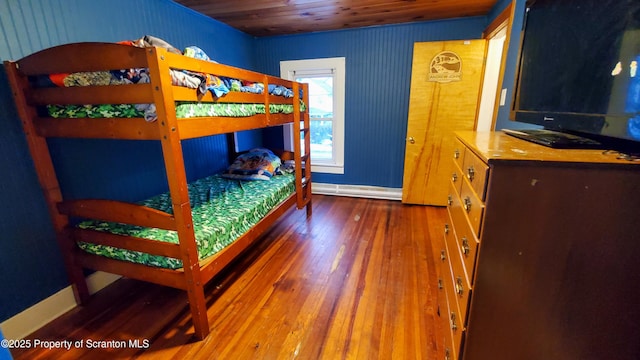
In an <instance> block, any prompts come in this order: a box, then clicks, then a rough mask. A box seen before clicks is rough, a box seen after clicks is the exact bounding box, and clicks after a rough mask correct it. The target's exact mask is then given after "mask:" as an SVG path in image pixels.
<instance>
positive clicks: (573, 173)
mask: <svg viewBox="0 0 640 360" xmlns="http://www.w3.org/2000/svg"><path fill="white" fill-rule="evenodd" d="M456 145H457V146H456V150H455V153H454V154H452V161H453V162H454V164H455V166H454V171H453V173H452V174H451V180H450V185H449V199H448V206H447V208H448V212H449V221H448V223H447V224H446V225H445V228H444V236H443V241H442V243H441V246H440V253H439V254H437V256H438V258H437V261H438V262H439V263H440V275H439V288H440V292H439V296H438V304H439V313H440V317H441V319H442V325H443V330H444V331H443V333H444V335H445V341H444V345H445V349H444V359H447V360H451V359H465V360H471V359H481V360H486V359H518V360H526V359H532V360H533V359H535V360H541V359H544V360H553V359H558V360H560V359H562V360H571V359H580V360H582V359H640V270H638V266H640V162H632V161H627V160H620V159H617V155H615V154H604V153H603V152H602V151H599V150H556V149H551V148H547V147H543V146H540V145H536V144H532V143H528V142H525V141H522V140H518V139H515V138H512V137H510V136H508V135H505V134H503V133H500V132H486V133H476V132H459V133H456Z"/></svg>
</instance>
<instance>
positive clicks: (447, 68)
mask: <svg viewBox="0 0 640 360" xmlns="http://www.w3.org/2000/svg"><path fill="white" fill-rule="evenodd" d="M485 47H486V40H483V39H480V40H464V41H463V40H460V41H443V42H424V43H415V44H414V49H413V68H412V73H411V94H410V98H409V119H408V124H407V138H406V148H405V149H406V150H405V159H404V178H403V184H402V202H404V203H410V204H424V205H441V206H444V205H446V204H447V193H448V190H447V189H448V188H447V185H448V181H449V180H448V179H449V178H450V177H451V173H452V170H453V169H452V164H453V161H451V156H452V154H453V151H454V135H453V132H454V131H458V130H473V128H474V125H475V121H476V112H477V106H478V95H479V92H480V86H481V81H482V76H483V69H484V58H485Z"/></svg>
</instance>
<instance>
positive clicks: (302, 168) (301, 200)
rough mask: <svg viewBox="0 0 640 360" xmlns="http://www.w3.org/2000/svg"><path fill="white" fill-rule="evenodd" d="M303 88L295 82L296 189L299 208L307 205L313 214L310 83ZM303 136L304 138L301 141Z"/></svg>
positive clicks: (308, 211)
mask: <svg viewBox="0 0 640 360" xmlns="http://www.w3.org/2000/svg"><path fill="white" fill-rule="evenodd" d="M300 85H301V86H302V89H300V88H299V85H298V83H297V82H294V83H293V91H294V94H295V95H296V96H295V97H294V99H295V101H294V104H293V108H294V122H293V134H294V141H293V147H294V159H295V163H296V189H301V191H297V195H296V196H297V199H296V201H297V206H298V209H302V208H303V207H305V206H306V207H307V216H311V212H312V210H311V209H312V206H311V157H310V156H309V155H310V152H311V133H310V131H311V127H310V118H309V84H306V83H303V84H300ZM300 90H302V94H303V96H302V99H303V101H304V104H305V106H306V107H307V108H306V110H305V111H304V112H302V111H300V101H298V100H299V98H298V97H299V95H300ZM301 138H302V139H303V140H304V142H303V143H301Z"/></svg>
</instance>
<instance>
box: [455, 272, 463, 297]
mask: <svg viewBox="0 0 640 360" xmlns="http://www.w3.org/2000/svg"><path fill="white" fill-rule="evenodd" d="M456 293H457V294H458V295H460V296H462V295H464V285H462V278H461V277H460V276H458V277H457V278H456Z"/></svg>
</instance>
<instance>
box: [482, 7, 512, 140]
mask: <svg viewBox="0 0 640 360" xmlns="http://www.w3.org/2000/svg"><path fill="white" fill-rule="evenodd" d="M514 11H515V6H513V1H512V2H511V3H509V5H507V7H506V8H505V9H504V10H502V12H501V13H500V14H499V15H498V16H496V18H495V19H494V20H493V21H492V22H491V23H490V24H489V25H488V26H487V27H486V28H485V29H484V31H483V32H482V38H483V39H486V40H487V41H488V43H489V44H490V42H491V39H493V38H494V37H496V36H497V35H498V34H499V33H500V32H501V31H502V30H503V29H505V28H506V35H505V40H504V46H503V47H502V57H501V60H500V72H499V74H498V83H497V84H496V96H495V99H494V104H493V116H492V117H491V130H495V127H496V119H497V117H498V110H499V107H500V97H501V95H502V94H501V93H502V89H503V80H504V72H505V68H506V59H507V53H508V52H509V40H510V39H511V26H512V23H513V15H514ZM487 51H489V45H487ZM485 67H486V64H485ZM486 90H487V89H485V87H484V82H483V84H481V89H480V94H479V95H478V104H480V103H481V101H482V95H483V93H484V92H485V91H486ZM479 115H480V106H478V109H477V112H476V128H477V126H478V123H477V119H478V116H479Z"/></svg>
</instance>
